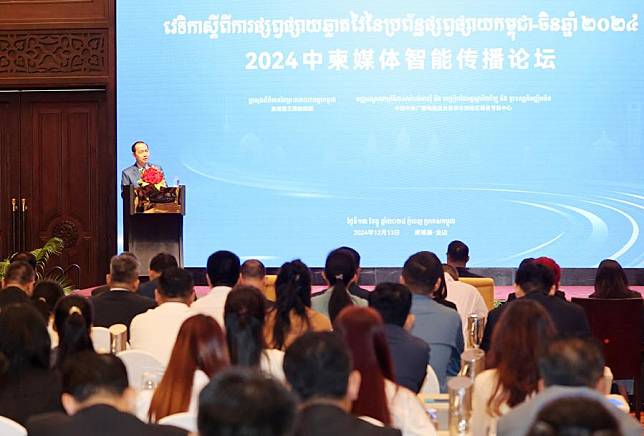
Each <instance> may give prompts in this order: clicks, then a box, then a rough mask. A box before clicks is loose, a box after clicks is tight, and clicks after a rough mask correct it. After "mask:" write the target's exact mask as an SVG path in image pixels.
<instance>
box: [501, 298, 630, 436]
mask: <svg viewBox="0 0 644 436" xmlns="http://www.w3.org/2000/svg"><path fill="white" fill-rule="evenodd" d="M553 298H554V297H553ZM539 372H540V373H541V380H540V382H539V388H540V389H539V390H540V392H539V393H538V394H537V395H535V396H533V397H531V398H530V399H529V400H526V401H525V402H524V403H522V404H519V405H518V406H516V407H514V408H513V409H512V410H510V411H509V412H508V413H507V414H505V415H504V416H502V417H501V418H500V419H499V422H498V425H497V435H499V436H504V435H507V436H510V435H512V436H515V435H516V436H522V435H525V434H527V433H528V430H529V429H530V427H531V425H532V423H533V422H534V420H535V417H536V416H537V415H538V414H539V412H540V411H541V409H543V408H544V407H545V406H546V405H547V404H548V403H550V402H552V401H555V400H557V399H560V398H568V397H577V398H579V397H584V398H590V399H594V400H596V401H598V402H599V403H601V404H602V405H603V406H604V407H606V409H607V410H608V411H609V412H610V414H611V415H612V416H613V417H614V418H615V419H616V421H617V422H618V423H619V427H620V430H621V434H623V435H625V436H631V435H632V436H635V435H638V436H639V435H641V434H642V427H641V426H640V425H639V423H638V422H637V421H635V420H634V419H633V418H632V417H630V416H628V415H627V414H626V413H624V412H622V411H621V410H619V409H618V408H617V407H615V406H614V405H613V404H611V403H610V402H609V401H608V400H607V399H606V398H605V397H604V395H602V394H601V391H602V390H603V387H604V386H603V383H604V379H603V374H604V356H603V354H602V350H601V349H600V348H599V345H598V344H597V343H596V342H595V341H594V340H592V339H580V338H567V339H559V340H556V341H553V342H552V343H551V344H549V346H548V347H547V349H546V351H545V352H544V353H543V355H542V356H541V357H540V358H539Z"/></svg>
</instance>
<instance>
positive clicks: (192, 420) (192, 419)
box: [159, 412, 197, 433]
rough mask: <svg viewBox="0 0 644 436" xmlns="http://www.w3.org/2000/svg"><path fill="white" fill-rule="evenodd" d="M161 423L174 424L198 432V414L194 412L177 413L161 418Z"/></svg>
mask: <svg viewBox="0 0 644 436" xmlns="http://www.w3.org/2000/svg"><path fill="white" fill-rule="evenodd" d="M159 424H164V425H174V426H175V427H179V428H182V429H184V430H188V431H189V432H192V433H197V416H196V415H195V414H193V413H188V412H186V413H175V414H174V415H168V416H166V417H164V418H161V419H160V420H159Z"/></svg>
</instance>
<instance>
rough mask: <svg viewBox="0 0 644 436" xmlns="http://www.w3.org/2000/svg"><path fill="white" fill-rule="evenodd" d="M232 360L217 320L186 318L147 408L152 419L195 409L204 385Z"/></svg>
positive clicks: (200, 315)
mask: <svg viewBox="0 0 644 436" xmlns="http://www.w3.org/2000/svg"><path fill="white" fill-rule="evenodd" d="M166 271H167V270H166ZM166 271H164V272H163V274H165V272H166ZM229 364H230V360H229V357H228V349H227V348H226V339H225V337H224V333H223V332H222V330H221V327H219V324H217V321H215V320H214V318H212V317H210V316H206V315H202V314H199V315H195V316H192V317H190V318H188V319H186V320H185V322H184V323H183V324H182V325H181V329H180V330H179V334H178V336H177V341H176V343H175V344H174V348H173V349H172V355H171V357H170V361H169V362H168V366H167V368H166V370H165V372H164V374H163V378H162V379H161V382H160V383H159V386H158V387H157V388H156V390H155V391H154V395H153V396H152V400H151V402H150V409H149V411H148V416H149V418H150V420H151V421H152V422H157V421H158V420H159V419H161V418H163V417H165V416H168V415H172V414H175V413H180V412H191V413H196V411H197V398H198V395H199V392H200V391H201V389H202V388H203V387H204V386H206V385H207V384H208V381H209V380H210V379H211V378H212V377H213V376H214V375H215V374H217V373H219V372H220V371H222V370H223V369H224V368H226V367H228V365H229Z"/></svg>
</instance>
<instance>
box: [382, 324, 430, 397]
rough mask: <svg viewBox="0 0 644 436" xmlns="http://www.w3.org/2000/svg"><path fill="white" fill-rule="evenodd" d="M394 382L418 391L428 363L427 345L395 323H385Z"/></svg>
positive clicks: (423, 379)
mask: <svg viewBox="0 0 644 436" xmlns="http://www.w3.org/2000/svg"><path fill="white" fill-rule="evenodd" d="M385 335H386V336H387V343H388V344H389V350H390V351H391V360H392V362H393V364H394V373H395V376H396V384H399V385H401V386H404V387H406V388H407V389H409V390H410V391H412V392H415V393H418V391H420V388H421V387H422V386H423V381H425V375H426V374H427V365H428V364H429V345H428V344H427V342H425V341H423V340H422V339H420V338H417V337H416V336H414V335H412V334H411V333H409V332H408V331H407V330H405V329H404V328H402V327H400V326H397V325H395V324H385Z"/></svg>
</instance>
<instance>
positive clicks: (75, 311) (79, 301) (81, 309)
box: [54, 295, 109, 369]
mask: <svg viewBox="0 0 644 436" xmlns="http://www.w3.org/2000/svg"><path fill="white" fill-rule="evenodd" d="M54 329H55V330H56V333H57V334H58V348H57V349H56V353H55V355H56V359H55V361H54V362H55V367H56V368H59V369H60V368H62V366H63V364H64V363H65V361H66V360H67V359H69V358H73V356H74V355H75V353H78V352H80V351H87V350H89V351H94V344H93V343H92V338H91V331H92V306H91V305H90V303H89V301H88V300H87V299H86V298H85V297H81V296H80V295H68V296H66V297H63V298H61V299H60V300H59V301H58V303H57V304H56V307H55V308H54ZM105 351H106V352H107V351H109V350H105Z"/></svg>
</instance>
